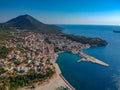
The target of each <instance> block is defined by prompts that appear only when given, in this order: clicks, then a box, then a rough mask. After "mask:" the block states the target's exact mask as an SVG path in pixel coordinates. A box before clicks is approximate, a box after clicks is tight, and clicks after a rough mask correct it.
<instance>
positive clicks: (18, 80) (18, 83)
mask: <svg viewBox="0 0 120 90" xmlns="http://www.w3.org/2000/svg"><path fill="white" fill-rule="evenodd" d="M16 74H17V73H15V72H14V73H12V76H8V77H4V78H3V77H0V81H1V82H0V90H5V88H9V90H16V89H17V88H19V87H23V86H32V85H33V83H36V82H38V81H39V82H42V81H44V80H46V79H48V78H50V77H51V76H52V75H53V74H54V71H52V70H51V69H48V71H47V73H46V74H45V75H44V74H40V73H38V74H37V73H35V72H34V71H29V72H28V73H27V74H25V75H16ZM4 82H5V83H4Z"/></svg>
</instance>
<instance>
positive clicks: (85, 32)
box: [57, 25, 120, 90]
mask: <svg viewBox="0 0 120 90" xmlns="http://www.w3.org/2000/svg"><path fill="white" fill-rule="evenodd" d="M58 26H60V27H62V28H64V29H63V32H64V33H67V34H74V35H80V36H86V37H99V38H101V39H104V40H106V41H107V42H108V45H107V46H102V47H92V48H89V49H84V50H83V52H85V53H87V54H89V55H92V56H94V57H96V58H98V59H99V60H101V61H104V62H106V63H108V64H109V65H110V66H109V67H104V66H101V65H98V64H94V63H91V62H80V63H78V62H77V61H78V60H79V59H81V57H80V56H78V55H74V54H71V53H67V52H63V53H60V54H59V57H58V59H57V63H58V65H59V66H60V69H61V71H62V74H63V76H64V77H65V78H66V80H68V82H69V83H70V84H71V85H72V86H73V87H74V88H75V89H76V90H120V33H114V32H113V30H120V26H106V25H58Z"/></svg>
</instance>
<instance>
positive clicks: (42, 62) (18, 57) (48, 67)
mask: <svg viewBox="0 0 120 90" xmlns="http://www.w3.org/2000/svg"><path fill="white" fill-rule="evenodd" d="M12 35H13V36H14V38H12V39H7V40H4V41H3V42H4V43H3V45H1V50H0V66H1V67H0V68H1V71H0V77H9V76H11V77H12V76H14V75H16V77H17V76H23V75H27V74H29V73H30V72H34V74H39V75H43V76H45V75H48V76H47V78H50V77H51V76H52V75H53V74H54V73H55V67H54V63H55V62H56V58H57V56H58V53H59V52H62V51H67V52H72V53H74V54H77V53H78V52H79V50H81V49H83V48H88V47H90V45H89V44H82V43H79V42H76V41H72V40H70V39H67V38H66V37H65V36H64V35H55V34H51V35H48V34H39V33H34V32H27V33H25V32H24V33H12ZM8 75H9V76H8ZM49 75H50V77H49Z"/></svg>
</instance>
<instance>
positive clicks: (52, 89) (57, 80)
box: [18, 52, 76, 90]
mask: <svg viewBox="0 0 120 90" xmlns="http://www.w3.org/2000/svg"><path fill="white" fill-rule="evenodd" d="M59 53H62V52H58V53H56V55H55V58H54V59H53V60H52V63H53V66H54V67H55V74H54V75H53V76H52V77H51V78H50V79H49V80H45V81H43V82H42V83H41V84H40V85H39V84H38V83H39V82H38V83H35V88H34V90H61V89H63V88H67V89H68V90H76V89H75V88H74V87H73V86H72V85H71V84H70V83H69V82H68V81H67V80H66V79H65V78H64V76H63V75H62V72H61V70H60V67H59V65H58V64H57V63H56V61H57V58H58V54H59ZM18 90H31V89H30V88H29V87H23V88H19V89H18Z"/></svg>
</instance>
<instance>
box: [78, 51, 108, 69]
mask: <svg viewBox="0 0 120 90" xmlns="http://www.w3.org/2000/svg"><path fill="white" fill-rule="evenodd" d="M79 55H80V56H82V57H83V58H82V59H81V60H78V62H81V61H89V62H92V63H96V64H100V65H102V66H106V67H108V66H109V64H107V63H105V62H103V61H101V60H99V59H97V58H94V57H92V56H90V55H88V54H86V53H84V52H79Z"/></svg>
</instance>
